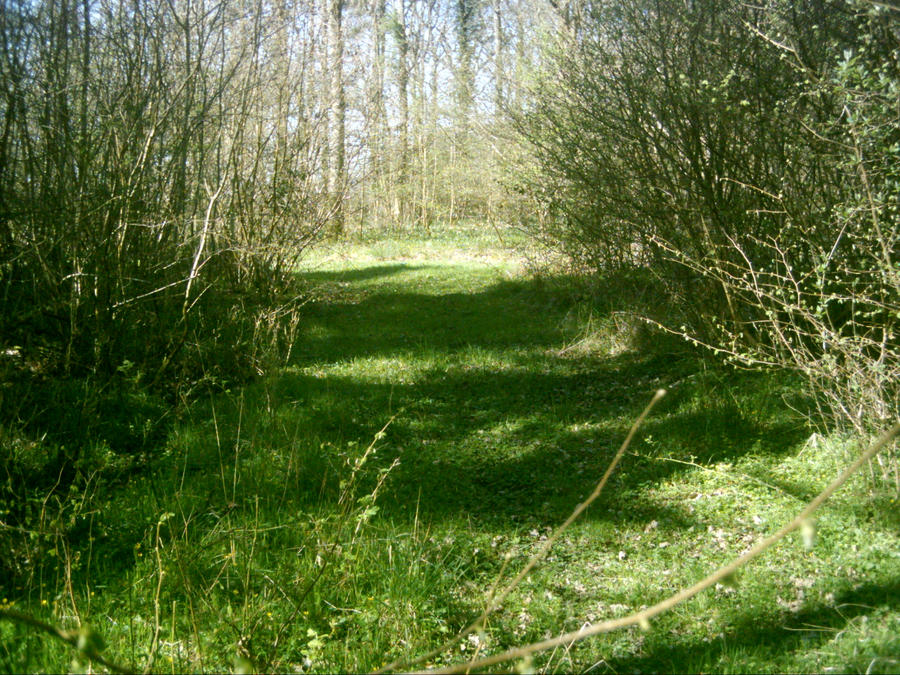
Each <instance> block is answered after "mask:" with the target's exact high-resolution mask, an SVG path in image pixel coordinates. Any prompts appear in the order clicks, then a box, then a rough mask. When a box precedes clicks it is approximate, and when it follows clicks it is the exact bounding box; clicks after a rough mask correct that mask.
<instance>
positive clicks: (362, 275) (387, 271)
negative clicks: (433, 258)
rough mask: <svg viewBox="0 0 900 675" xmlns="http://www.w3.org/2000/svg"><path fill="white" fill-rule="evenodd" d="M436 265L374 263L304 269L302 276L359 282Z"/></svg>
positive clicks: (329, 280) (330, 280)
mask: <svg viewBox="0 0 900 675" xmlns="http://www.w3.org/2000/svg"><path fill="white" fill-rule="evenodd" d="M427 267H435V266H434V265H419V264H410V263H393V264H388V265H372V266H370V267H360V268H356V269H349V270H313V271H304V272H303V273H302V274H300V275H299V276H300V278H301V279H303V280H306V281H309V282H318V283H322V282H357V281H372V280H373V279H381V278H384V277H390V276H394V275H396V274H401V273H404V272H415V271H417V270H422V269H425V268H427Z"/></svg>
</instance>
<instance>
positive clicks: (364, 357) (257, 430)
mask: <svg viewBox="0 0 900 675" xmlns="http://www.w3.org/2000/svg"><path fill="white" fill-rule="evenodd" d="M501 244H502V242H501ZM300 276H301V279H303V280H305V282H304V283H306V284H307V286H308V288H309V289H311V291H312V292H313V293H314V294H315V295H316V296H317V297H318V298H319V299H318V300H314V301H312V302H310V303H309V304H308V305H307V307H306V311H305V314H304V317H303V324H302V329H301V332H300V335H299V336H298V339H297V340H296V343H295V345H294V347H293V351H292V355H291V359H290V362H289V363H288V364H287V366H286V367H284V368H283V369H279V370H278V371H277V372H272V373H270V374H268V375H266V376H265V377H263V378H260V380H258V381H256V382H254V383H252V384H250V385H248V386H247V387H244V388H236V389H233V390H229V391H225V392H222V393H221V394H219V395H216V396H212V395H211V396H210V397H209V398H208V399H206V400H203V401H199V402H197V403H195V404H194V405H192V406H190V407H189V408H188V409H187V410H185V411H184V412H183V416H182V418H181V419H180V420H179V421H178V423H176V424H175V425H174V428H173V429H172V431H171V433H170V434H169V437H168V438H167V439H166V441H165V446H164V447H163V448H160V451H159V453H158V455H157V456H155V457H154V459H153V462H152V463H150V464H148V466H147V467H146V468H145V470H142V471H141V472H137V473H131V474H128V475H127V476H126V477H125V478H122V479H120V480H119V481H118V482H116V481H109V482H108V483H106V484H104V487H103V488H102V489H99V488H97V489H96V494H94V493H93V492H92V493H91V494H92V496H91V499H89V500H88V499H85V500H81V501H71V502H70V503H65V504H63V505H61V507H60V508H61V513H62V515H61V518H65V519H66V520H67V522H69V523H71V525H70V526H69V527H70V529H69V532H70V534H69V535H67V536H68V539H63V538H60V537H61V535H60V536H58V535H55V534H52V533H51V535H52V536H51V535H48V538H47V540H46V541H42V542H41V543H40V546H43V549H41V548H39V547H36V548H35V551H37V552H38V553H40V551H44V553H42V554H41V555H43V558H40V559H38V562H37V564H36V565H35V568H34V569H35V574H34V581H33V583H32V585H31V587H30V588H29V589H27V592H25V593H23V595H24V596H25V599H24V600H23V601H22V602H23V603H24V605H23V608H24V609H25V610H27V611H29V612H31V613H33V614H34V615H36V616H39V617H42V618H43V619H45V620H46V621H48V622H50V623H53V624H58V625H62V626H63V627H65V628H71V627H73V626H77V625H78V622H79V621H85V622H90V623H92V624H93V625H95V626H97V627H98V628H99V629H100V631H101V632H102V634H103V636H104V638H105V639H106V642H107V644H108V645H109V646H108V648H107V651H106V652H105V653H106V654H107V655H108V656H110V657H111V658H112V659H113V660H116V661H120V662H130V663H138V664H142V668H143V667H145V668H146V670H147V671H153V672H155V671H167V672H168V671H171V672H192V671H193V672H197V671H205V672H210V671H226V670H231V669H232V668H234V667H236V666H235V664H236V661H235V658H236V657H240V658H245V657H246V658H249V659H250V661H251V662H252V663H253V664H256V667H258V668H260V669H262V670H264V671H269V672H364V671H368V670H372V669H375V668H378V667H380V666H381V665H383V664H384V663H386V662H388V661H391V660H393V659H394V658H396V657H414V656H416V655H418V654H422V653H425V652H428V651H429V650H431V649H432V648H434V647H435V646H436V645H439V644H441V643H442V642H443V641H444V640H445V639H446V638H447V637H448V636H449V635H452V634H454V633H455V632H456V631H457V630H459V629H460V628H461V627H462V626H464V625H467V624H468V623H469V622H470V621H471V620H472V619H473V618H474V617H475V616H477V615H478V614H479V612H480V610H481V608H482V607H483V606H484V602H485V597H486V595H485V594H486V593H487V591H488V589H489V588H490V587H491V585H492V584H494V583H496V582H497V581H498V580H499V579H501V578H502V579H504V580H509V579H510V578H511V577H512V576H513V575H514V574H515V572H516V571H517V570H518V569H520V568H521V566H522V565H523V564H524V562H525V560H527V558H528V557H529V556H530V555H531V554H532V553H533V552H534V551H535V550H536V549H537V548H538V547H540V546H541V543H542V542H543V541H544V539H545V538H546V536H547V534H548V533H549V532H550V531H551V530H552V528H553V527H554V526H556V525H557V524H558V523H560V522H561V521H562V520H563V519H564V518H565V517H566V516H567V515H568V514H569V513H570V512H571V511H572V509H573V508H574V506H575V505H576V504H577V503H579V502H580V501H582V500H583V499H584V498H585V496H586V495H587V494H589V493H590V491H591V490H592V488H593V486H594V484H595V482H596V481H597V480H598V478H599V476H600V475H601V474H602V472H603V470H604V469H605V468H606V465H607V462H608V461H609V460H610V458H611V457H612V454H613V453H614V451H615V449H616V448H617V447H618V445H619V443H620V442H621V440H622V438H623V437H624V435H625V433H626V431H627V429H628V427H629V426H630V425H631V423H632V421H633V420H634V418H635V417H636V415H637V414H638V413H639V411H640V410H641V409H642V408H643V406H644V405H645V404H646V402H647V401H648V400H649V398H650V397H651V395H652V393H653V392H654V391H655V390H656V389H658V388H660V387H663V388H666V389H668V390H669V391H670V393H669V395H668V396H667V397H666V399H664V401H663V402H662V403H661V404H660V405H659V406H658V407H657V409H656V410H655V411H654V413H653V415H652V417H651V418H650V419H649V420H648V421H647V423H646V424H645V427H644V428H643V430H642V433H641V434H640V436H639V438H638V439H637V441H636V443H635V444H634V445H633V446H632V449H631V450H632V451H631V453H629V454H628V455H627V456H626V457H625V460H624V461H623V463H622V465H621V466H620V468H619V470H618V471H617V472H616V474H614V475H613V478H612V480H611V481H610V483H609V485H608V486H607V489H606V492H605V493H604V494H603V495H602V496H601V498H600V499H599V500H598V501H597V502H596V503H595V504H594V505H593V506H592V507H591V508H590V509H588V511H587V512H586V513H585V514H584V516H583V517H582V519H581V520H580V521H579V522H577V523H576V524H575V525H574V526H573V527H572V528H571V529H570V530H568V531H567V533H566V534H565V535H564V536H563V537H562V538H561V539H560V540H559V541H558V542H557V544H556V545H555V546H554V548H553V549H552V551H551V552H550V555H549V556H548V558H547V559H546V560H545V561H544V563H542V564H541V565H540V566H539V567H538V568H537V569H535V570H534V571H533V572H532V574H531V575H530V576H529V577H528V578H527V579H526V580H525V581H524V582H523V583H522V584H521V586H520V587H518V588H517V590H516V591H515V592H514V593H513V594H511V595H510V596H509V598H507V600H506V601H505V602H504V604H503V607H502V608H501V609H500V610H499V611H498V612H497V613H496V614H495V615H494V616H493V617H492V619H491V621H490V623H489V625H488V627H487V629H486V631H485V632H484V634H483V635H479V636H470V637H469V638H467V639H466V640H463V641H462V642H461V643H460V644H457V645H455V646H454V647H453V648H452V649H450V650H449V651H447V652H446V653H444V654H442V655H440V656H439V657H437V658H436V659H435V661H434V664H444V663H451V662H458V661H459V660H460V659H464V658H467V657H468V656H470V655H471V654H472V653H473V652H474V651H476V650H477V651H479V652H480V653H481V654H486V653H493V652H495V651H500V650H502V649H504V648H507V647H510V646H514V645H521V644H525V643H528V642H531V641H536V640H540V639H543V638H546V637H548V636H550V635H554V634H558V633H562V632H566V631H571V630H574V629H577V628H579V627H581V626H582V625H583V624H584V623H586V622H593V621H598V620H601V619H607V618H614V617H616V616H621V615H624V614H627V613H629V612H630V611H632V610H634V609H636V608H639V607H641V606H644V605H650V604H651V603H654V602H657V601H659V600H661V599H663V598H665V597H667V596H668V595H670V594H672V593H673V592H675V591H677V590H679V589H681V588H684V587H686V586H688V585H690V584H692V583H693V582H694V581H696V580H697V579H699V578H702V577H703V576H705V575H706V574H707V573H708V572H709V571H711V570H713V569H715V568H716V567H718V566H719V565H721V564H723V563H724V562H727V561H729V560H730V559H732V558H733V557H735V556H736V555H738V554H739V553H740V552H741V551H743V550H745V549H746V548H747V547H748V546H750V545H751V544H752V543H753V542H754V541H756V540H758V539H760V538H762V537H763V536H765V535H766V534H768V533H771V532H773V531H775V530H776V529H777V528H778V526H779V525H780V524H781V523H783V522H785V521H786V520H787V519H789V518H790V517H791V516H792V515H793V514H794V513H796V512H797V511H799V509H800V508H802V506H803V505H804V504H805V502H806V501H808V500H809V499H810V498H811V497H812V496H814V495H815V494H816V493H818V492H819V491H820V490H821V489H822V487H824V485H825V484H827V483H828V481H829V480H830V479H831V478H832V477H833V476H834V475H835V474H836V473H837V472H838V470H839V468H840V467H841V466H842V464H844V463H845V461H846V457H847V453H848V452H852V448H849V449H848V448H847V447H845V446H841V445H840V444H838V443H836V442H833V441H831V440H829V439H824V440H823V439H821V438H819V439H818V440H815V442H812V441H808V440H807V439H808V438H809V430H808V429H807V428H806V427H805V425H804V424H803V423H802V421H801V420H800V419H799V418H798V416H797V415H796V414H795V413H793V412H792V411H791V409H790V407H789V406H788V403H790V404H791V405H797V404H798V403H799V399H798V394H797V387H796V383H795V382H792V381H791V380H790V379H786V378H785V377H783V376H767V375H762V374H753V373H738V372H729V371H725V370H722V369H716V368H711V367H709V366H708V365H704V363H703V362H702V361H700V360H699V359H697V358H695V357H689V356H687V355H685V354H684V353H678V352H673V351H666V350H664V349H659V348H657V349H634V348H632V347H633V345H632V343H630V342H629V340H628V339H627V338H626V337H625V336H623V335H622V334H621V333H620V332H619V331H618V324H617V322H616V321H615V318H614V317H613V316H611V315H610V314H609V313H608V311H609V310H608V308H609V307H613V306H615V305H616V302H612V301H609V299H604V298H602V297H601V298H599V299H597V298H593V299H591V300H590V301H588V300H587V299H585V298H584V297H580V296H582V295H583V293H582V292H580V291H578V290H577V289H578V286H577V284H575V283H574V282H573V280H572V279H568V278H566V277H564V276H534V275H532V274H529V273H528V272H527V270H526V268H525V266H524V265H523V264H522V261H521V259H520V258H519V256H518V255H517V254H515V253H514V252H513V251H512V250H511V249H510V248H506V247H505V246H503V245H500V246H498V242H497V240H496V237H495V236H494V234H493V233H491V232H487V233H483V232H482V233H477V232H474V233H473V232H464V233H461V234H460V233H451V234H450V235H446V236H445V235H441V234H438V235H434V236H431V235H429V236H425V237H420V238H419V239H418V240H414V239H413V238H411V237H409V236H408V235H404V236H403V237H398V238H396V239H394V240H391V239H390V238H384V237H381V238H378V239H374V240H372V241H369V242H365V241H363V242H357V243H356V244H352V245H345V246H342V247H339V248H332V249H320V250H319V251H316V252H315V255H314V257H312V258H310V259H309V260H308V263H307V266H306V268H305V269H304V270H302V271H301V273H300ZM604 308H606V309H604ZM657 347H659V345H657ZM385 425H387V428H386V429H384V433H383V434H380V433H379V431H380V430H382V429H383V428H384V427H385ZM373 439H374V441H373ZM98 476H99V473H98ZM88 479H89V480H90V481H91V483H90V485H91V486H98V485H100V484H101V483H100V479H99V478H98V477H97V476H90V477H88ZM858 480H864V478H862V477H861V478H859V479H858ZM856 488H857V489H856V491H855V492H854V490H853V488H852V487H851V489H849V490H845V491H844V492H843V493H840V494H839V495H837V496H836V498H835V499H834V500H833V501H832V502H830V504H829V505H828V506H827V507H826V508H825V509H824V510H823V511H822V512H821V516H820V518H819V520H818V533H819V537H818V541H819V543H818V544H817V545H816V547H815V548H814V549H813V550H812V551H806V550H805V549H804V548H803V547H802V545H800V543H799V542H796V541H791V542H784V543H782V544H781V545H779V546H778V547H777V548H775V549H773V550H771V551H768V552H766V553H765V554H763V556H761V558H760V559H759V560H758V561H757V562H756V563H755V564H754V565H752V566H751V567H749V568H747V570H746V571H745V573H744V575H743V576H742V578H741V582H740V584H739V585H738V586H737V587H736V588H725V587H721V588H717V589H715V590H714V591H713V592H710V593H707V594H704V595H701V596H699V597H698V598H696V599H694V600H692V601H691V602H690V603H688V604H686V605H684V606H682V607H679V608H677V609H676V610H675V611H672V612H670V613H669V614H666V615H664V616H662V617H660V618H659V620H658V621H655V622H654V624H653V629H652V630H651V631H650V632H648V633H642V632H639V631H625V632H620V633H615V634H610V635H604V636H599V637H597V638H596V639H592V640H589V641H585V642H584V643H579V644H577V645H573V646H571V647H570V648H568V649H565V650H557V651H555V652H553V653H550V654H543V655H540V656H538V657H537V658H536V659H535V662H534V667H535V668H536V669H537V670H539V671H540V672H548V673H553V672H572V671H590V672H629V673H631V672H672V671H674V672H700V671H714V672H748V671H749V672H823V671H826V670H828V669H832V670H835V671H839V672H870V673H877V672H895V671H896V669H897V666H898V665H900V643H898V638H897V636H898V635H900V558H898V551H900V513H898V511H900V510H898V509H897V508H896V502H894V501H891V500H892V499H893V498H895V495H891V494H888V493H886V492H877V491H875V492H872V491H870V492H871V494H874V495H875V496H874V497H873V498H872V499H869V500H865V501H862V500H860V499H858V498H857V497H855V496H854V495H855V494H861V493H863V492H864V491H863V490H862V489H859V488H860V486H859V484H857V486H856ZM94 489H95V488H94V487H91V490H94ZM83 491H84V492H85V493H87V492H88V488H87V487H85V488H83ZM62 558H65V560H66V561H67V565H66V566H62V565H61V564H60V563H59V561H60V560H61V559H62ZM3 602H4V603H5V602H6V600H4V601H3ZM17 606H18V605H17ZM76 617H77V619H78V620H77V621H76ZM0 631H2V632H0V671H4V670H5V671H9V672H18V671H48V672H52V671H57V670H60V669H61V668H62V667H65V664H67V663H69V661H70V660H71V654H70V653H69V652H68V651H67V648H64V647H63V646H60V645H59V644H56V643H48V642H47V641H46V640H45V639H44V637H43V636H41V635H39V634H35V633H33V632H32V633H29V632H28V631H26V630H24V629H22V628H21V627H16V626H11V625H10V624H8V623H7V624H3V623H0ZM241 663H243V666H242V667H246V663H245V662H243V661H241Z"/></svg>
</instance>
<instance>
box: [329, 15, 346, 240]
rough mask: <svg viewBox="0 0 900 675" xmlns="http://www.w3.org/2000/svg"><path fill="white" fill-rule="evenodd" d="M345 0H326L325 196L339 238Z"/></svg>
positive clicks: (341, 222) (342, 186) (341, 228)
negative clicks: (326, 115) (326, 146)
mask: <svg viewBox="0 0 900 675" xmlns="http://www.w3.org/2000/svg"><path fill="white" fill-rule="evenodd" d="M343 10H344V0H328V3H327V13H328V16H327V23H326V26H327V33H328V38H327V43H328V67H329V75H330V79H329V95H328V99H329V101H328V102H329V106H328V161H329V163H328V178H327V187H326V189H327V192H328V195H329V199H331V200H333V211H334V215H333V217H332V221H331V222H332V232H333V233H334V234H335V235H340V234H342V233H343V231H344V206H343V197H344V189H345V187H346V185H345V182H346V181H345V173H346V169H345V165H344V161H345V149H344V134H345V123H344V120H345V111H346V100H345V97H344V36H343V31H342V26H341V22H342V18H343Z"/></svg>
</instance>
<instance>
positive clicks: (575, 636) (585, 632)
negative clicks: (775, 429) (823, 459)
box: [428, 422, 900, 673]
mask: <svg viewBox="0 0 900 675" xmlns="http://www.w3.org/2000/svg"><path fill="white" fill-rule="evenodd" d="M898 435H900V422H898V423H896V424H894V426H893V427H891V428H890V429H888V430H887V431H886V432H884V433H883V434H882V435H881V436H880V437H879V438H878V439H877V440H876V441H875V442H874V443H873V444H872V445H870V446H869V448H868V449H867V450H866V451H865V452H863V453H862V454H861V455H860V456H859V457H858V458H857V459H856V460H855V461H854V462H853V463H851V464H850V465H849V466H848V467H847V468H846V469H845V470H844V471H843V472H842V473H841V474H840V475H839V476H838V477H837V478H835V479H834V480H833V481H832V482H831V484H829V485H828V487H826V488H825V489H824V490H823V491H822V492H821V493H819V495H818V496H817V497H816V498H815V499H813V500H812V501H811V502H810V503H809V504H808V505H807V506H806V508H804V509H803V510H802V511H801V512H800V513H798V514H797V516H796V517H795V518H794V519H793V520H791V521H790V522H789V523H787V524H786V525H785V526H784V527H782V528H781V529H780V530H778V531H777V532H776V533H775V534H772V535H770V536H768V537H766V538H765V539H763V540H762V541H761V542H759V543H758V544H756V545H755V546H754V547H753V548H751V549H750V550H749V551H747V552H746V553H745V554H744V555H742V556H740V557H738V558H736V559H735V560H734V561H732V562H731V563H729V564H728V565H725V566H724V567H721V568H719V569H718V570H716V571H715V572H713V573H712V574H710V575H709V576H707V577H706V578H705V579H703V580H701V581H698V582H697V583H696V584H694V585H693V586H691V587H690V588H686V589H683V590H682V591H679V592H678V593H676V594H675V595H672V596H670V597H669V598H667V599H665V600H663V601H662V602H659V603H657V604H655V605H653V606H652V607H648V608H647V609H645V610H642V611H640V612H635V613H634V614H631V615H629V616H626V617H622V618H621V619H612V620H610V621H604V622H602V623H598V624H594V625H592V626H587V627H586V628H582V629H581V630H577V631H572V632H570V633H564V634H562V635H559V636H557V637H555V638H550V639H548V640H543V641H541V642H534V643H532V644H530V645H525V646H523V647H516V648H515V649H510V650H508V651H505V652H503V653H502V654H496V655H494V656H488V657H485V658H483V659H478V660H477V661H469V662H466V663H460V664H456V665H454V666H448V667H446V668H439V669H435V670H429V671H428V672H429V673H462V672H468V671H470V670H477V669H481V668H484V667H486V666H490V665H494V664H496V663H503V662H504V661H511V660H513V659H521V658H525V657H527V656H530V655H531V654H535V653H537V652H540V651H544V650H546V649H551V648H553V647H558V646H560V645H564V644H570V643H573V642H577V641H578V640H583V639H584V638H586V637H590V636H592V635H598V634H600V633H608V632H610V631H613V630H617V629H619V628H625V627H628V626H642V627H646V626H648V625H649V621H650V619H652V618H654V617H656V616H658V615H659V614H662V613H663V612H666V611H668V610H670V609H672V608H673V607H675V606H676V605H678V604H680V603H682V602H684V601H685V600H688V599H690V598H692V597H694V596H695V595H697V594H698V593H700V592H701V591H704V590H706V589H707V588H709V587H710V586H713V585H715V584H716V583H718V582H720V581H722V580H723V579H727V578H728V577H729V576H731V575H732V574H734V573H735V572H736V571H737V570H738V569H740V568H741V567H743V566H744V565H746V564H747V563H748V562H749V561H750V560H752V559H753V558H755V557H756V556H758V555H759V554H760V553H762V552H763V551H765V550H766V549H768V548H770V547H771V546H772V545H774V544H775V543H776V542H778V541H780V540H781V539H783V538H784V537H785V536H787V535H788V534H790V533H791V532H793V531H794V530H796V529H798V528H800V527H803V526H805V525H808V524H809V519H810V516H812V514H813V513H815V511H816V510H818V508H819V507H820V506H821V505H822V503H823V502H824V501H825V500H826V499H828V498H829V497H830V496H831V495H832V494H834V492H835V491H836V490H837V489H838V488H839V487H841V486H842V485H843V484H844V483H846V482H847V480H848V479H849V478H850V477H851V476H852V475H853V474H854V473H856V471H857V470H858V469H859V468H860V467H861V466H862V465H863V464H865V463H866V462H867V461H869V460H870V459H872V458H873V457H874V456H875V455H877V454H878V453H879V452H881V450H882V449H884V448H885V447H886V446H887V445H888V444H889V443H890V442H891V441H893V440H894V439H895V438H896V437H897V436H898Z"/></svg>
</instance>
